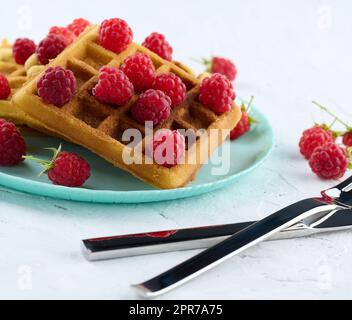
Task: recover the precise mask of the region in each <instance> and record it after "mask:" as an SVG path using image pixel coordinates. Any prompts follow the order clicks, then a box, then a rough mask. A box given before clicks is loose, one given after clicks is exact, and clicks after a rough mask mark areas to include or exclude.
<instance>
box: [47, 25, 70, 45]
mask: <svg viewBox="0 0 352 320" xmlns="http://www.w3.org/2000/svg"><path fill="white" fill-rule="evenodd" d="M49 34H51V35H56V36H60V37H62V38H63V39H64V40H65V43H66V46H69V45H70V44H71V43H72V42H74V41H75V40H76V35H75V34H74V33H73V32H72V31H71V30H70V29H68V28H66V27H52V28H51V29H50V30H49Z"/></svg>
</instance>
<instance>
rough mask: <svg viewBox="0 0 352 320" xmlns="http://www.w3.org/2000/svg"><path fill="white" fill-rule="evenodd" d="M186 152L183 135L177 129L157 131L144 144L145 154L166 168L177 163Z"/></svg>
mask: <svg viewBox="0 0 352 320" xmlns="http://www.w3.org/2000/svg"><path fill="white" fill-rule="evenodd" d="M185 152H186V142H185V137H184V136H183V135H181V134H180V133H179V132H178V131H177V130H175V131H171V130H168V129H163V130H160V131H158V132H157V133H156V134H155V136H154V138H153V139H152V140H151V141H150V142H149V144H148V145H147V146H146V155H147V156H149V157H150V158H152V159H154V161H155V162H156V163H157V164H159V165H161V166H164V167H166V168H172V167H174V166H176V165H178V164H179V163H180V162H181V160H182V158H183V157H184V155H185Z"/></svg>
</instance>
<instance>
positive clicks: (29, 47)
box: [12, 39, 37, 65]
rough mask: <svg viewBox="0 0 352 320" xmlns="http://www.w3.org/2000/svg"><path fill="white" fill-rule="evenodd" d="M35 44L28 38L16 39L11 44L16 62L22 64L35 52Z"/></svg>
mask: <svg viewBox="0 0 352 320" xmlns="http://www.w3.org/2000/svg"><path fill="white" fill-rule="evenodd" d="M36 49H37V46H36V45H35V43H34V41H32V40H30V39H17V40H16V41H15V43H14V45H13V48H12V50H13V56H14V58H15V61H16V63H18V64H22V65H24V64H25V62H26V61H27V59H28V58H29V57H30V56H31V55H32V54H33V53H35V51H36Z"/></svg>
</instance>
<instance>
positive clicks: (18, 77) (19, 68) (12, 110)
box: [0, 40, 48, 133]
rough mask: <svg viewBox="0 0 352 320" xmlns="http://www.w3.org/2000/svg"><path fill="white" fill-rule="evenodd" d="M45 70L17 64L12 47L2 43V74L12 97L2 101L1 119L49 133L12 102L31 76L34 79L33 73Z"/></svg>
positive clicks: (0, 69) (4, 42)
mask: <svg viewBox="0 0 352 320" xmlns="http://www.w3.org/2000/svg"><path fill="white" fill-rule="evenodd" d="M32 67H33V69H32ZM43 68H44V67H43V66H41V67H38V66H34V65H30V64H26V66H23V65H19V64H17V63H16V62H15V59H14V57H13V54H12V46H11V45H10V44H9V43H8V41H7V40H3V41H2V42H1V45H0V73H1V74H3V75H5V76H6V78H7V80H8V81H9V84H10V88H11V95H10V97H9V98H8V99H6V100H0V118H4V119H8V120H11V121H12V122H14V123H15V124H16V125H19V126H23V125H26V126H29V127H32V128H34V129H37V130H40V131H44V132H45V133H47V132H48V131H47V130H46V129H45V128H44V127H43V126H42V125H41V124H40V123H39V122H38V121H37V120H35V119H34V118H31V117H30V116H28V115H27V114H26V113H24V112H23V111H22V110H21V109H20V108H18V107H17V106H16V105H15V104H14V103H13V101H12V97H13V94H14V93H15V92H16V91H17V90H19V89H20V88H21V87H22V86H23V85H24V84H25V83H26V82H27V80H28V79H29V78H30V76H29V75H30V74H31V75H32V77H34V75H35V74H34V73H33V72H32V71H33V70H34V69H36V72H37V73H39V72H40V71H42V69H43ZM27 71H28V72H27Z"/></svg>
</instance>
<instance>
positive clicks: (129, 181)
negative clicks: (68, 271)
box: [0, 109, 273, 203]
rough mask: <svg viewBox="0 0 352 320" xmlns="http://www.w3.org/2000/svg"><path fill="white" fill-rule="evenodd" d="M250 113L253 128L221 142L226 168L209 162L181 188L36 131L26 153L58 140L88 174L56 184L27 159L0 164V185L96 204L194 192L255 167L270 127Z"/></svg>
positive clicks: (267, 145)
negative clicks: (77, 182)
mask: <svg viewBox="0 0 352 320" xmlns="http://www.w3.org/2000/svg"><path fill="white" fill-rule="evenodd" d="M252 113H253V116H254V117H255V118H256V119H257V120H258V121H259V122H258V124H256V125H255V126H254V127H253V128H252V131H251V132H250V133H248V134H247V135H245V136H243V137H242V138H240V139H239V140H237V141H234V142H231V141H226V142H225V144H230V148H229V150H230V161H229V162H230V163H228V165H229V168H230V169H229V172H228V173H227V174H226V175H220V176H219V175H212V174H211V173H212V169H213V168H214V165H213V164H211V163H209V164H207V165H205V166H204V167H203V169H202V170H201V171H200V173H199V174H198V176H197V179H196V181H195V182H193V183H192V184H190V185H189V186H188V187H186V188H183V189H175V190H156V189H154V188H153V187H150V186H148V185H147V184H145V183H143V182H141V181H139V180H138V179H136V178H134V177H133V176H132V175H130V174H129V173H126V172H124V171H122V170H120V169H117V168H115V167H113V166H112V165H110V164H109V163H107V162H106V161H104V160H102V159H101V158H99V157H97V156H96V155H94V154H92V153H91V152H89V151H87V150H85V149H83V148H81V147H78V146H76V145H73V144H70V143H67V142H62V141H60V140H59V139H56V138H51V137H43V136H39V135H38V136H35V135H32V136H26V137H25V139H26V142H27V145H28V154H32V155H35V156H37V157H41V158H46V159H48V157H49V156H50V152H48V151H47V150H43V149H44V148H47V147H58V146H59V144H60V143H62V145H63V150H66V151H74V152H77V153H78V154H80V155H82V156H83V157H84V158H85V159H87V160H88V162H89V163H90V164H91V167H92V176H91V178H90V179H89V180H88V181H87V183H86V185H85V186H84V188H66V187H61V186H55V185H53V184H52V183H51V182H50V181H49V180H48V179H47V176H46V175H43V176H41V177H38V174H39V172H40V167H39V166H37V165H36V164H35V163H32V162H30V161H25V162H24V163H23V164H22V165H20V166H17V167H14V168H4V167H2V168H0V185H2V186H5V187H8V188H11V189H15V190H18V191H23V192H27V193H31V194H36V195H40V196H48V197H53V198H57V199H64V200H72V201H82V202H96V203H147V202H158V201H165V200H175V199H181V198H188V197H193V196H198V195H201V194H205V193H208V192H211V191H214V190H217V189H220V188H223V187H226V186H228V185H230V184H232V183H233V182H234V181H236V180H238V179H239V178H241V177H243V176H244V175H245V174H248V173H249V172H251V171H253V170H254V169H256V168H258V166H260V165H261V164H262V163H263V162H264V160H265V159H266V158H267V157H268V156H269V154H270V152H271V150H272V148H273V131H272V128H271V126H270V124H269V122H268V121H267V119H266V118H265V116H264V115H263V114H262V113H260V112H259V111H258V110H257V109H253V110H252ZM222 148H223V147H222ZM213 159H214V160H216V159H215V157H214V158H213ZM214 163H216V162H214ZM217 167H219V166H217Z"/></svg>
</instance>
